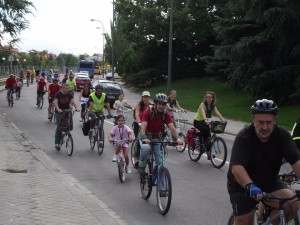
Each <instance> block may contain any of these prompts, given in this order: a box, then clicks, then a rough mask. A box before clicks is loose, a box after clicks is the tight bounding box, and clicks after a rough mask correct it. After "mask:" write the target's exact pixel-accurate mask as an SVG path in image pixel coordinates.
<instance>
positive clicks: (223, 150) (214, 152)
mask: <svg viewBox="0 0 300 225" xmlns="http://www.w3.org/2000/svg"><path fill="white" fill-rule="evenodd" d="M210 149H211V153H210V154H211V163H212V165H213V166H214V167H215V168H221V167H222V166H223V165H224V164H225V162H226V159H227V146H226V143H225V141H224V140H223V139H222V138H220V137H216V138H214V139H213V141H212V143H211V148H210Z"/></svg>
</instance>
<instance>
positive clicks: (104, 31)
mask: <svg viewBox="0 0 300 225" xmlns="http://www.w3.org/2000/svg"><path fill="white" fill-rule="evenodd" d="M91 21H92V22H94V21H96V22H99V23H100V24H101V26H102V30H103V33H102V35H103V39H102V65H103V69H102V77H104V73H103V71H104V34H105V33H107V31H106V30H105V28H104V25H103V23H102V22H101V21H100V20H96V19H91ZM97 29H101V28H100V27H97Z"/></svg>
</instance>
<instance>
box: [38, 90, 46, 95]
mask: <svg viewBox="0 0 300 225" xmlns="http://www.w3.org/2000/svg"><path fill="white" fill-rule="evenodd" d="M44 94H45V92H44V90H37V95H38V96H40V95H42V96H44Z"/></svg>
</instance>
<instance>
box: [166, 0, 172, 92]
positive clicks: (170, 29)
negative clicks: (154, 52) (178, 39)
mask: <svg viewBox="0 0 300 225" xmlns="http://www.w3.org/2000/svg"><path fill="white" fill-rule="evenodd" d="M170 4H171V7H170V28H169V54H168V82H167V93H170V91H171V74H172V42H173V0H170Z"/></svg>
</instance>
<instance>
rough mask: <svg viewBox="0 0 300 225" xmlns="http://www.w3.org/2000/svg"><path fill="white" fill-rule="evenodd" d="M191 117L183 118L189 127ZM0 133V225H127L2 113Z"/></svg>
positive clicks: (231, 130)
mask: <svg viewBox="0 0 300 225" xmlns="http://www.w3.org/2000/svg"><path fill="white" fill-rule="evenodd" d="M3 90H4V87H3V86H0V91H3ZM126 92H127V93H128V92H131V91H126ZM132 93H133V92H132ZM153 94H154V93H152V95H153ZM125 95H126V93H125ZM133 96H134V99H130V100H129V99H127V100H128V101H129V102H130V103H132V104H135V103H136V102H138V101H139V99H140V95H139V94H138V93H133ZM4 101H5V100H4ZM194 114H195V113H194V112H188V113H186V114H184V117H185V119H186V120H187V121H186V122H187V123H188V124H190V125H191V126H192V123H193V118H194ZM243 126H244V123H243V122H236V121H228V124H227V127H226V130H225V131H226V133H228V134H232V135H235V134H236V133H237V132H238V131H239V130H240V129H241V128H243ZM0 128H1V129H0V142H1V146H0V169H1V170H0V182H1V186H0V194H1V196H0V202H1V203H0V224H14V225H20V224H22V225H27V224H28V225H32V224H39V225H44V224H45V225H49V224H53V225H54V224H55V225H56V224H60V225H63V224H66V225H67V224H88V225H94V224H95V225H96V224H103V225H108V224H109V225H115V224H116V225H117V224H119V225H126V224H127V223H126V222H125V220H123V219H122V218H121V217H119V216H118V215H117V214H116V213H115V212H114V211H112V210H111V209H110V208H109V207H108V206H107V205H105V203H103V202H102V201H101V200H99V199H98V198H97V197H96V196H95V195H94V194H93V193H91V192H90V191H89V190H87V189H86V188H85V187H84V186H82V185H81V184H80V183H79V181H78V180H76V179H75V178H74V177H72V176H70V175H69V174H68V173H67V172H66V171H64V170H63V169H62V168H61V167H60V166H59V165H57V164H56V162H55V161H53V160H52V159H51V158H50V157H48V156H47V155H46V154H45V153H44V152H43V150H41V149H39V148H38V147H37V146H35V145H34V144H33V143H32V142H31V141H30V139H29V138H27V137H26V135H25V134H24V133H22V132H21V131H20V130H19V129H18V128H17V127H16V126H15V125H14V123H12V122H11V121H10V120H9V119H8V117H7V116H6V115H5V114H4V113H3V112H2V111H1V109H0Z"/></svg>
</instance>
